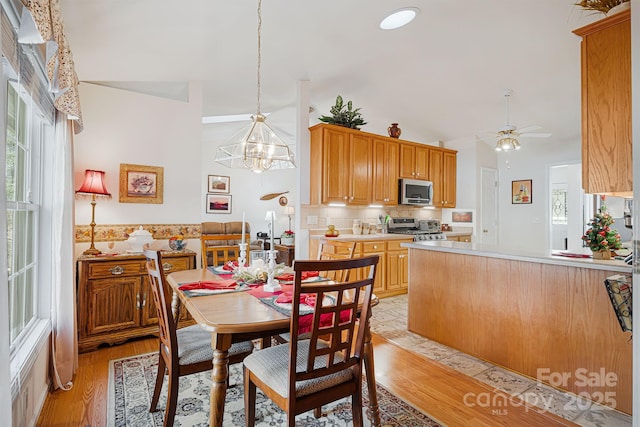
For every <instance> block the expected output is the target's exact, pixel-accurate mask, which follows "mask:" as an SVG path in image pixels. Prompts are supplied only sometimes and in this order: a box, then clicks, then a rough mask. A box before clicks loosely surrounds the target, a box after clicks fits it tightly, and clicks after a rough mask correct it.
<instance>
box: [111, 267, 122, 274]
mask: <svg viewBox="0 0 640 427" xmlns="http://www.w3.org/2000/svg"><path fill="white" fill-rule="evenodd" d="M109 272H110V273H111V274H113V275H118V274H122V273H124V268H123V267H120V266H119V265H116V266H115V267H112V268H110V269H109Z"/></svg>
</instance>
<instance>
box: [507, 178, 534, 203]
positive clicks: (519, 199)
mask: <svg viewBox="0 0 640 427" xmlns="http://www.w3.org/2000/svg"><path fill="white" fill-rule="evenodd" d="M531 184H532V181H531V180H530V179H523V180H520V181H511V204H514V205H525V204H531V202H532V199H533V193H532V188H531Z"/></svg>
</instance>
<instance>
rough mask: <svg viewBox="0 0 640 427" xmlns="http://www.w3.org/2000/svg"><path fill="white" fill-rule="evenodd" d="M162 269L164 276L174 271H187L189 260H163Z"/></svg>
mask: <svg viewBox="0 0 640 427" xmlns="http://www.w3.org/2000/svg"><path fill="white" fill-rule="evenodd" d="M143 267H144V266H143ZM144 268H145V270H144V272H145V273H146V272H147V270H146V267H144ZM162 268H163V269H164V272H165V273H166V274H169V273H172V272H174V271H182V270H188V269H189V268H190V267H189V258H163V259H162Z"/></svg>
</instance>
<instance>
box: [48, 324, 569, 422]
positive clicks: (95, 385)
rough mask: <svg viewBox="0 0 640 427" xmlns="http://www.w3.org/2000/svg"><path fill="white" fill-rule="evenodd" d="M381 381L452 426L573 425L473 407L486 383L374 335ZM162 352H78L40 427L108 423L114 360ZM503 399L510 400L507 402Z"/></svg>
mask: <svg viewBox="0 0 640 427" xmlns="http://www.w3.org/2000/svg"><path fill="white" fill-rule="evenodd" d="M373 343H374V355H375V357H374V358H375V368H376V379H377V381H378V382H379V383H381V384H382V385H384V386H385V387H386V388H387V389H389V390H391V391H392V392H393V393H394V394H396V395H398V396H399V397H401V398H402V399H403V400H405V401H408V402H410V403H411V404H412V405H414V406H415V407H417V408H419V409H421V410H423V411H424V412H425V413H427V414H429V415H430V416H431V417H432V418H434V419H436V420H438V421H439V422H441V423H443V425H448V426H527V427H529V426H545V427H546V426H574V425H575V424H572V423H571V422H569V421H566V420H563V419H562V418H559V417H557V416H555V415H552V414H548V413H539V412H538V410H537V409H535V408H529V407H525V406H522V405H521V404H514V403H513V402H509V400H508V399H500V398H498V402H501V403H499V405H498V406H495V405H494V406H493V407H484V406H481V405H477V404H475V405H473V400H472V399H469V398H468V397H467V399H466V401H467V404H465V395H468V394H469V393H472V394H473V396H482V395H486V396H490V397H492V398H493V397H494V396H497V394H496V392H495V391H494V390H493V389H492V388H491V387H489V386H487V385H486V384H484V383H481V382H480V381H478V380H475V379H473V378H471V377H468V376H466V375H463V374H460V373H459V372H457V371H455V370H453V369H450V368H448V367H447V366H444V365H442V364H439V363H437V362H434V361H432V360H430V359H428V358H426V357H424V356H421V355H419V354H416V353H413V352H410V351H407V350H405V349H403V348H401V347H399V346H397V345H395V344H393V343H390V342H388V341H386V340H385V339H384V338H381V337H380V336H377V335H375V334H374V336H373ZM152 351H157V339H155V338H149V339H143V340H138V341H132V342H128V343H125V344H122V345H119V346H115V347H109V348H103V349H99V350H97V351H94V352H91V353H84V354H81V355H80V356H79V365H80V367H79V369H78V372H77V375H76V378H75V380H74V386H73V388H72V390H71V391H67V392H64V391H56V392H53V393H50V394H49V396H48V397H47V399H46V402H45V405H44V408H43V410H42V412H41V414H40V417H39V420H38V424H37V425H38V426H41V427H62V426H64V427H67V426H82V427H86V426H91V427H101V426H104V425H105V422H106V408H107V393H108V370H109V368H108V365H109V363H108V362H109V360H112V359H119V358H122V357H127V356H131V355H135V354H144V353H148V352H152ZM502 402H506V403H505V405H504V406H502Z"/></svg>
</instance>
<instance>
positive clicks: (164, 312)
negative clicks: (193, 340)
mask: <svg viewBox="0 0 640 427" xmlns="http://www.w3.org/2000/svg"><path fill="white" fill-rule="evenodd" d="M144 256H145V257H146V259H147V263H146V265H147V275H148V277H149V287H150V288H151V293H152V295H153V300H154V302H155V304H156V310H157V313H158V327H159V331H158V338H159V339H160V348H161V351H163V352H165V354H168V355H171V357H172V358H173V357H175V358H176V360H177V358H178V355H177V351H174V350H173V349H176V348H177V346H178V341H177V338H176V326H177V322H178V320H177V317H178V316H175V317H174V315H173V312H172V310H171V302H170V300H169V298H168V295H171V294H172V293H171V292H169V291H168V288H167V287H168V285H167V281H166V277H165V274H164V269H163V267H162V254H161V253H160V251H153V250H148V249H146V250H145V251H144Z"/></svg>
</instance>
